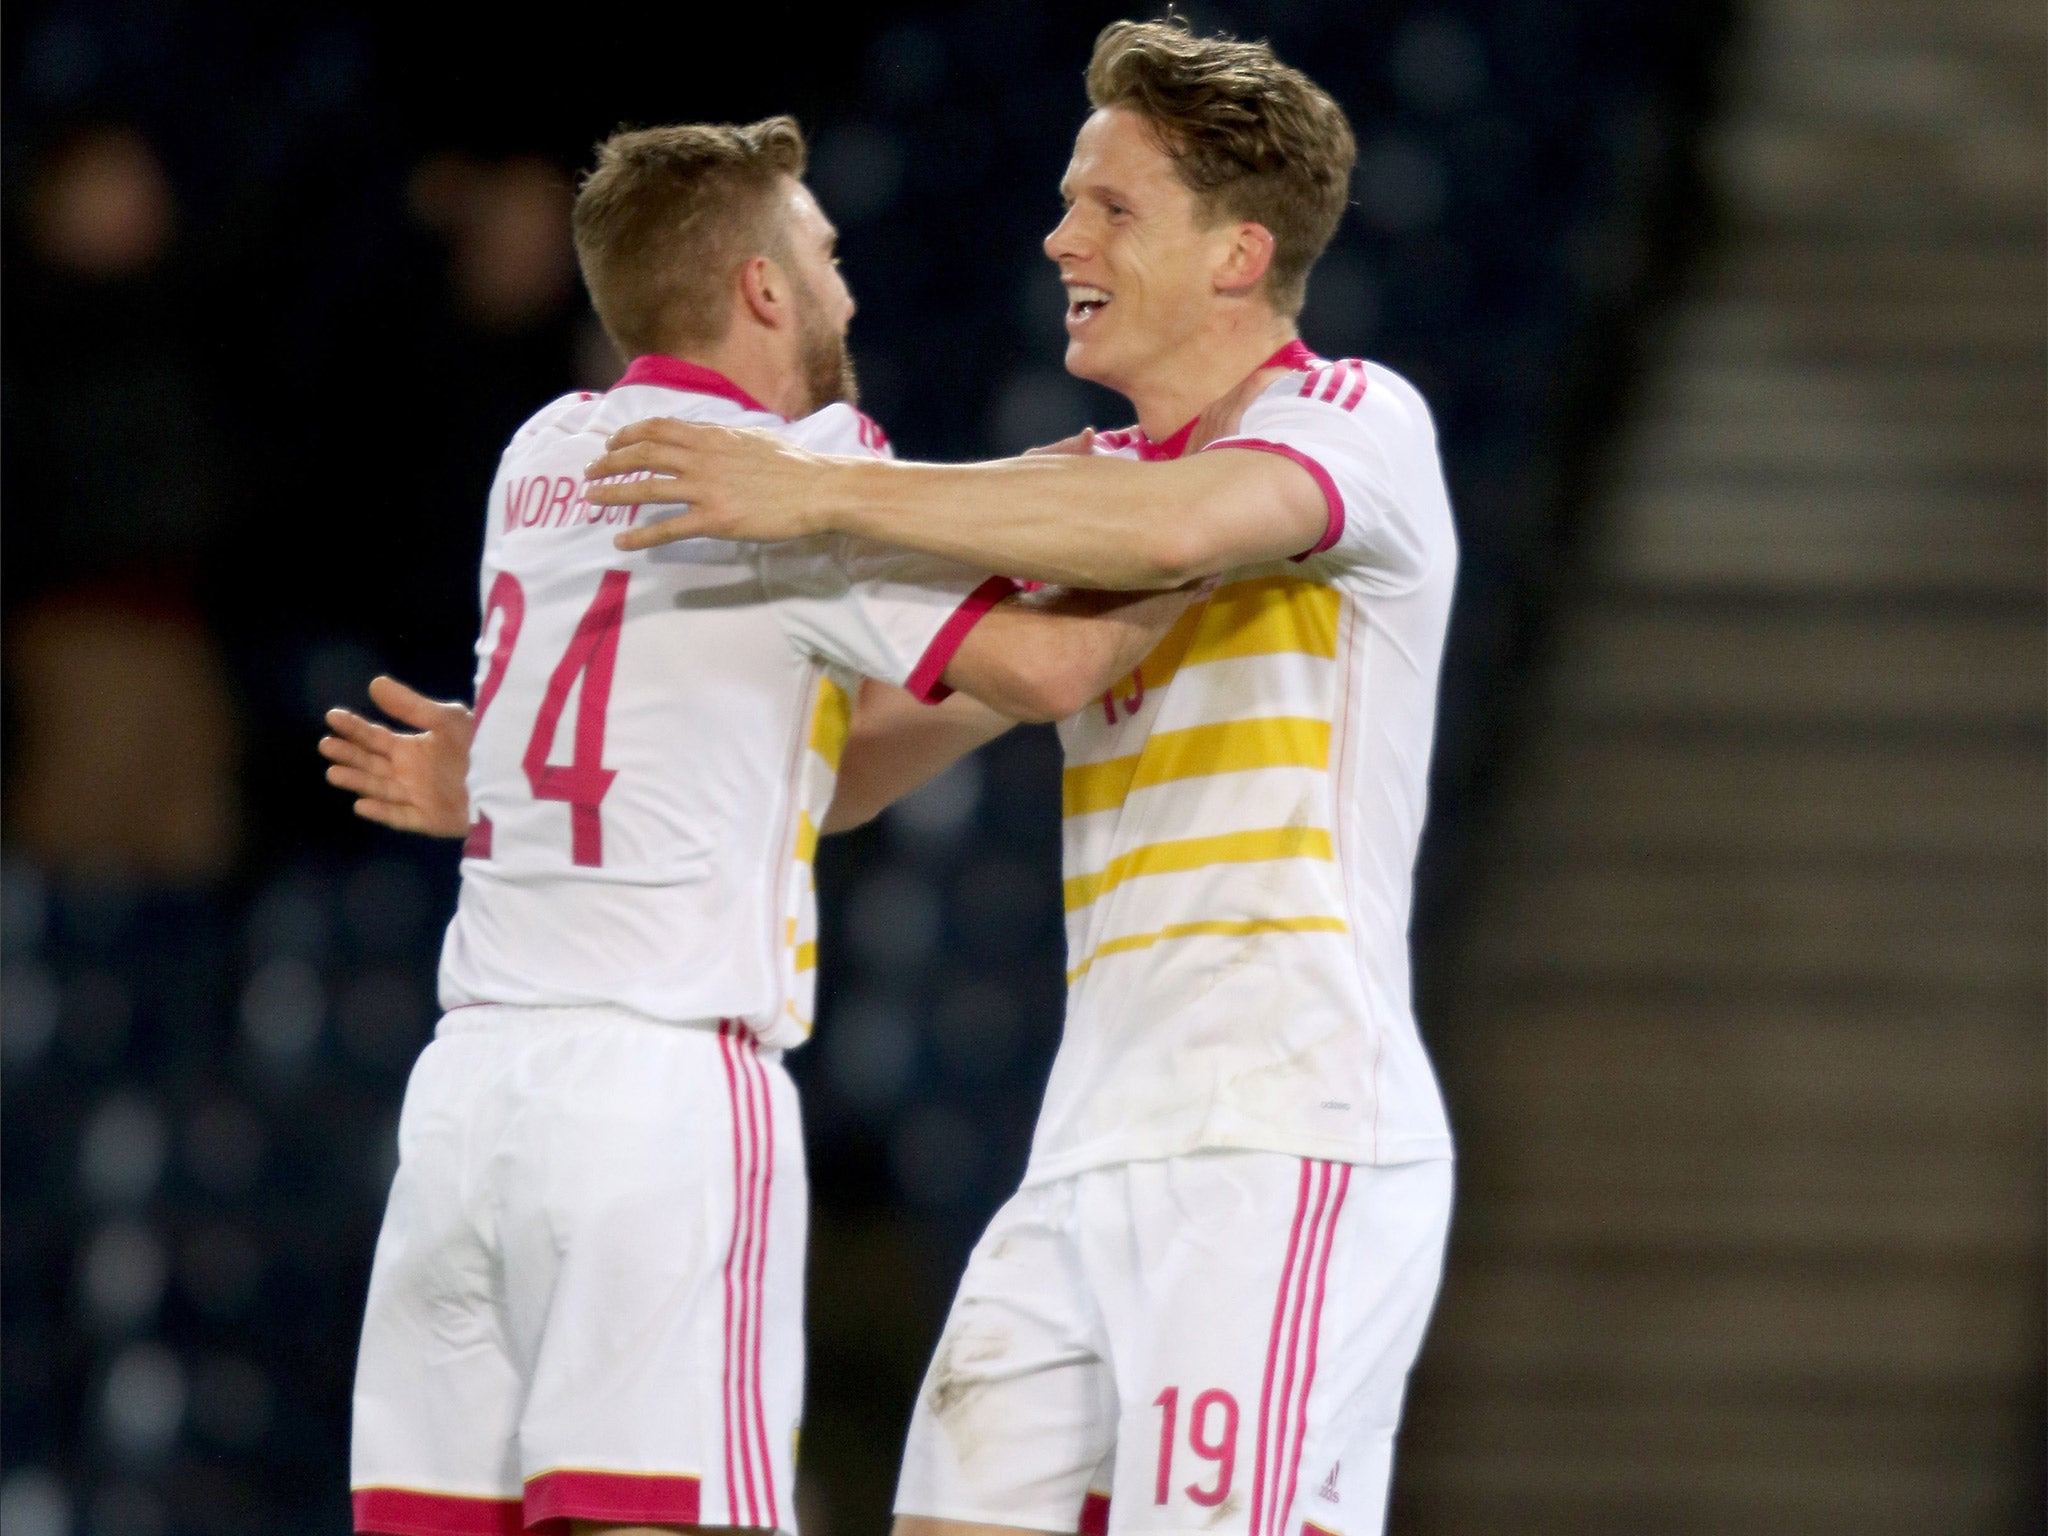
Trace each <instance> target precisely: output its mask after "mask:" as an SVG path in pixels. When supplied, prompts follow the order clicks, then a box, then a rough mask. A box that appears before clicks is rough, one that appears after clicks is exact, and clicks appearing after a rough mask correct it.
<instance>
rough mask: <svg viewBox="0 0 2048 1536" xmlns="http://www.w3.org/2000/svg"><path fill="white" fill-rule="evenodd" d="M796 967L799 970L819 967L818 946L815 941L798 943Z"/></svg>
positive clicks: (811, 969) (810, 969)
mask: <svg viewBox="0 0 2048 1536" xmlns="http://www.w3.org/2000/svg"><path fill="white" fill-rule="evenodd" d="M796 968H797V970H798V971H799V972H803V971H814V970H816V969H817V968H818V946H817V945H816V944H815V943H810V944H799V945H797V947H796Z"/></svg>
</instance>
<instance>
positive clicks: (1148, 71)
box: [1088, 17, 1358, 319]
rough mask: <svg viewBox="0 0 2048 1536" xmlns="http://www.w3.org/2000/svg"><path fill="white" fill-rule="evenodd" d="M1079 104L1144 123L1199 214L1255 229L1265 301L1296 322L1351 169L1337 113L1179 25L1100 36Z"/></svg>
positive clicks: (1129, 27)
mask: <svg viewBox="0 0 2048 1536" xmlns="http://www.w3.org/2000/svg"><path fill="white" fill-rule="evenodd" d="M1088 100H1089V101H1090V102H1091V103H1093V104H1094V105H1095V106H1096V107H1097V108H1102V107H1120V108H1123V109H1124V110H1126V111H1129V112H1135V113H1136V114H1138V116H1140V117H1142V118H1144V119H1146V120H1147V121H1148V122H1149V123H1150V124H1151V125H1152V127H1153V129H1154V130H1155V132H1156V133H1157V134H1158V136H1159V143H1160V147H1161V148H1162V149H1164V150H1165V151H1166V152H1167V154H1168V155H1170V156H1172V158H1173V164H1174V170H1175V171H1176V173H1177V174H1178V175H1179V177H1180V179H1181V183H1182V184H1183V185H1184V186H1186V187H1187V188H1188V190H1189V191H1191V192H1193V193H1194V194H1195V195H1196V197H1197V198H1198V199H1200V200H1201V203H1202V205H1203V207H1204V209H1205V211H1206V212H1207V213H1209V214H1210V215H1212V216H1221V217H1224V218H1229V219H1245V220H1249V221H1251V222H1253V223H1257V224H1263V225H1265V227H1266V228H1267V230H1269V231H1270V232H1271V234H1272V236H1273V262H1272V265H1271V266H1270V267H1269V268H1268V269H1267V272H1266V293H1267V296H1268V297H1269V298H1270V299H1271V300H1272V302H1273V307H1274V308H1275V309H1277V310H1279V311H1280V313H1282V314H1283V315H1286V316H1287V317H1288V318H1290V319H1292V318H1293V317H1294V316H1295V315H1297V314H1299V313H1300V312H1301V304H1302V299H1303V298H1304V297H1305V296H1306V294H1307V292H1308V271H1309V268H1310V267H1312V266H1314V265H1315V263H1316V258H1317V257H1318V256H1320V255H1322V254H1323V247H1324V246H1326V245H1328V244H1329V243H1330V236H1332V235H1333V234H1335V233H1336V232H1337V221H1338V220H1339V219H1341V218H1342V217H1343V216H1344V205H1345V202H1346V201H1347V198H1348V194H1349V190H1350V182H1351V167H1352V165H1353V163H1354V162H1355V161H1356V160H1357V159H1358V146H1357V144H1356V142H1355V141H1354V140H1353V139H1352V136H1351V124H1350V123H1349V122H1347V121H1346V120H1345V117H1344V110H1343V108H1341V107H1339V106H1338V105H1337V103H1336V102H1334V101H1332V100H1331V99H1330V97H1329V94H1328V93H1327V92H1325V91H1324V90H1323V89H1322V88H1321V87H1319V86H1318V85H1317V84H1316V83H1315V82H1314V81H1313V80H1311V79H1309V77H1308V76H1307V75H1304V74H1303V73H1302V72H1301V71H1300V70H1298V69H1290V68H1288V67H1287V66H1286V65H1285V64H1282V63H1281V62H1280V61H1279V60H1278V59H1277V58H1275V57H1274V56H1273V50H1272V48H1271V47H1269V46H1268V45H1267V44H1265V43H1241V42H1238V41H1236V40H1235V39H1233V38H1228V37H1197V36H1195V34H1194V33H1192V32H1191V31H1189V30H1188V27H1187V24H1186V23H1185V22H1184V21H1182V20H1181V19H1180V18H1179V17H1170V18H1168V19H1167V20H1165V21H1119V22H1114V23H1112V24H1111V25H1109V26H1107V27H1105V28H1103V30H1102V35H1101V36H1100V37H1098V38H1096V39H1095V56H1094V57H1093V58H1091V59H1090V60H1089V61H1088Z"/></svg>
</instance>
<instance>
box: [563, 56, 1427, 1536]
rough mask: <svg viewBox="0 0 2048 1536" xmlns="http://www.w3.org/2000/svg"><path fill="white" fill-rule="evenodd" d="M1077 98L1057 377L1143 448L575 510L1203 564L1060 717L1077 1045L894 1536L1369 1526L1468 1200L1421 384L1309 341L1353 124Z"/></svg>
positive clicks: (720, 440) (636, 454) (645, 537)
mask: <svg viewBox="0 0 2048 1536" xmlns="http://www.w3.org/2000/svg"><path fill="white" fill-rule="evenodd" d="M1088 90H1089V97H1090V100H1091V102H1092V104H1093V106H1094V108H1095V110H1094V113H1093V115H1092V116H1090V117H1089V118H1088V120H1087V122H1086V123H1085V124H1084V125H1083V127H1082V128H1081V131H1080V135H1079V138H1078V139H1077V141H1076V143H1075V147H1074V154H1073V158H1072V162H1071V164H1070V165H1069V167H1068V170H1067V174H1066V178H1065V181H1064V183H1063V187H1062V191H1063V193H1064V194H1065V197H1066V201H1067V213H1066V216H1065V217H1064V218H1063V219H1062V220H1061V222H1060V224H1059V226H1058V227H1057V228H1056V229H1055V230H1054V231H1053V232H1052V234H1051V235H1050V236H1048V237H1047V239H1046V242H1045V248H1046V253H1047V255H1048V256H1050V257H1051V258H1052V259H1053V260H1054V261H1055V262H1057V263H1058V265H1059V269H1060V275H1061V278H1062V280H1063V281H1064V283H1065V285H1066V288H1067V295H1068V301H1069V307H1068V311H1067V319H1066V324H1067V333H1068V343H1067V353H1066V361H1067V367H1068V369H1069V370H1070V371H1071V372H1073V373H1075V374H1077V375H1079V376H1080V377H1082V378H1086V379H1091V380H1094V381H1095V382H1098V383H1101V384H1105V385H1108V386H1110V387H1111V388H1113V389H1116V390H1117V391H1119V392H1120V393H1122V394H1123V395H1124V396H1126V397H1127V398H1128V399H1129V400H1130V402H1131V404H1132V405H1133V406H1134V407H1135V409H1136V413H1137V418H1138V420H1137V424H1136V425H1135V426H1134V427H1132V428H1130V429H1127V430H1125V431H1121V432H1115V433H1106V434H1102V435H1100V436H1095V437H1092V438H1091V439H1090V440H1089V442H1088V443H1087V444H1086V446H1088V447H1089V448H1091V449H1092V453H1091V455H1090V456H1087V457H1066V458H1061V457H1051V458H1035V459H1020V460H1013V461H1006V462H1001V463H992V464H983V465H973V466H960V467H944V466H937V465H924V464H902V463H870V462H857V461H853V460H849V459H845V458H835V457H829V456H822V455H819V454H816V453H813V452H810V451H808V450H806V449H805V448H804V447H803V446H802V445H801V444H797V443H793V442H790V441H788V440H786V439H776V438H771V437H766V436H762V435H758V434H749V433H742V432H732V431H722V430H718V429H709V428H701V427H699V428H691V427H686V426H679V425H675V424H672V423H658V422H657V423H648V424H642V425H636V426H634V427H632V428H629V429H627V430H626V431H624V432H622V433H620V434H617V435H616V436H615V437H614V438H613V439H612V448H611V451H610V452H609V453H608V454H607V455H606V456H605V457H604V458H602V459H600V460H599V461H597V462H596V463H595V464H594V465H593V466H592V467H591V472H592V474H593V475H594V476H604V477H622V476H634V477H639V478H638V481H637V483H629V482H626V481H623V480H612V481H609V482H608V483H604V484H599V485H596V486H594V487H593V490H592V496H593V499H594V500H596V501H598V502H601V503H602V504H605V505H633V504H636V503H639V502H642V501H644V500H648V499H661V500H668V501H679V500H680V501H688V502H689V503H690V504H691V506H690V510H689V512H688V513H686V514H685V515H683V516H681V517H678V518H676V519H673V520H671V521H668V522H665V523H662V524H659V525H654V526H642V527H636V528H635V529H633V530H630V531H627V532H624V533H622V534H621V535H620V536H619V537H618V542H619V544H620V545H621V546H622V547H625V548H651V547H655V546H661V547H669V548H674V547H684V548H687V547H690V544H689V542H688V541H691V540H695V539H700V538H714V539H762V540H771V541H773V540H786V539H800V538H815V537H817V536H819V535H821V534H841V535H857V536H861V537H865V538H870V539H875V540H879V541H882V542H885V543H889V544H893V545H897V546H899V547H902V548H906V549H915V550H919V551H922V552H924V553H927V554H931V555H937V556H944V557H947V558H951V559H956V560H961V561H964V562H967V563H970V564H973V565H977V566H986V567H988V568H991V569H995V570H1001V571H1005V572H1008V573H1010V574H1012V575H1015V576H1018V577H1027V578H1038V579H1042V580H1048V581H1059V582H1072V583H1077V584H1082V585H1086V586H1093V587H1129V588H1142V587H1162V588H1163V587H1170V586H1173V585H1174V584H1177V583H1180V582H1183V581H1186V580H1188V579H1190V578H1192V577H1198V576H1208V575H1212V574H1219V573H1220V574H1222V575H1223V578H1224V585H1223V586H1222V587H1221V589H1220V590H1218V591H1217V592H1215V594H1214V595H1213V596H1210V597H1208V598H1207V599H1206V601H1204V602H1201V603H1200V604H1199V605H1198V606H1196V607H1195V608H1193V609H1191V610H1190V612H1189V613H1188V614H1186V615H1185V616H1184V617H1183V618H1182V619H1181V620H1180V621H1179V622H1178V623H1177V624H1176V626H1175V627H1174V629H1173V630H1172V632H1171V633H1170V634H1168V635H1167V637H1166V638H1165V640H1163V641H1162V642H1161V644H1160V645H1159V646H1158V647H1157V648H1156V649H1155V650H1153V651H1152V652H1151V653H1150V654H1149V655H1148V656H1146V657H1145V658H1144V660H1143V661H1142V662H1141V663H1140V664H1139V665H1138V666H1136V667H1135V668H1133V669H1131V670H1130V671H1129V672H1128V673H1127V674H1126V675H1125V676H1124V677H1123V679H1122V680H1121V681H1119V682H1118V683H1117V685H1116V686H1114V687H1113V688H1111V689H1109V690H1108V691H1107V692H1105V693H1104V694H1103V695H1102V696H1101V697H1100V699H1099V700H1097V701H1096V702H1093V703H1091V704H1090V705H1088V707H1086V708H1084V709H1081V710H1079V711H1078V712H1076V713H1075V714H1074V715H1072V716H1071V717H1070V718H1068V719H1067V720H1066V721H1065V722H1064V723H1063V724H1062V725H1061V728H1060V730H1061V736H1062V739H1063V741H1064V744H1065V748H1066V769H1065V785H1064V800H1065V806H1064V812H1065V828H1066V834H1065V864H1066V870H1065V873H1066V891H1065V902H1066V911H1067V963H1068V977H1069V993H1068V1006H1067V1017H1066V1026H1065V1034H1064V1039H1063V1041H1062V1044H1061V1047H1060V1052H1059V1056H1058V1059H1057V1061H1056V1062H1055V1065H1054V1068H1053V1073H1052V1079H1051V1082H1050V1084H1049V1086H1048V1088H1047V1090H1046V1097H1045V1103H1044V1108H1043V1111H1042V1113H1041V1115H1040V1117H1039V1122H1038V1128H1037V1133H1036V1138H1035V1142H1034V1146H1033V1150H1032V1156H1031V1161H1030V1165H1029V1168H1028V1171H1027V1172H1026V1174H1025V1177H1024V1182H1023V1187H1022V1188H1021V1189H1020V1190H1019V1192H1018V1193H1017V1194H1016V1196H1015V1197H1014V1198H1013V1199H1012V1200H1011V1201H1010V1202H1009V1203H1008V1204H1007V1205H1006V1206H1005V1207H1004V1208H1003V1209H1002V1211H1001V1212H1000V1213H999V1214H998V1215H997V1216H996V1218H995V1219H994V1221H993V1222H992V1223H991V1224H990V1227H989V1230H988V1232H987V1235H986V1236H985V1237H984V1239H983V1240H982V1242H981V1244H980V1245H979V1246H978V1247H977V1249H976V1250H975V1253H974V1256H973V1258H972V1260H971V1261H970V1263H969V1266H968V1269H967V1273H966V1275H965V1277H964V1278H963V1280H962V1282H961V1285H960V1290H959V1293H958V1297H957V1299H956V1301H955V1303H954V1307H953V1312H952V1316H951V1318H950V1320H949V1322H948V1324H947V1327H946V1331H945V1334H944V1336H943V1339H942V1341H941V1343H940V1346H939V1349H938V1353H937V1356H936V1358H935V1359H934V1361H933V1363H932V1366H931V1371H930V1374H929V1376H928V1377H927V1381H926V1386H925V1391H924V1393H923V1395H922V1396H921V1398H920V1400H919V1403H918V1407H917V1410H916V1416H915V1419H914V1421H913V1423H912V1426H911V1431H910V1441H909V1446H908V1449H907V1452H906V1457H905V1464H904V1470H903V1477H902V1482H901V1486H900V1489H899V1493H898V1500H897V1510H898V1514H899V1531H901V1532H902V1533H904V1536H942V1533H943V1536H965V1533H967V1532H970V1531H989V1532H1002V1531H1009V1530H1015V1529H1019V1528H1021V1529H1028V1530H1054V1531H1071V1530H1075V1529H1077V1528H1082V1529H1095V1530H1103V1529H1107V1530H1110V1531H1133V1532H1136V1531H1145V1532H1178V1531H1187V1532H1193V1531H1197V1530H1200V1531H1205V1532H1219V1531H1220V1532H1234V1533H1239V1536H1245V1533H1249V1536H1302V1533H1304V1532H1308V1533H1316V1532H1327V1533H1340V1536H1370V1533H1374V1532H1377V1531H1378V1530H1379V1529H1380V1528H1381V1525H1382V1522H1383V1519H1384V1506H1385V1500H1386V1493H1387V1486H1388V1478H1389V1470H1390V1465H1391V1457H1392V1448H1393V1438H1394V1429H1395V1425H1396V1423H1397V1421H1398V1418H1399V1414H1400V1405H1401V1399H1402V1394H1403V1390H1404V1385H1405V1381H1406V1377H1407V1374H1408V1371H1409V1369H1410V1366H1411V1364H1412V1362H1413V1361H1414V1358H1415V1355H1416V1352H1417V1349H1418V1348H1419V1345H1420V1341H1421V1338H1422V1335H1423V1330H1424V1327H1425V1324H1426V1321H1427V1317H1428V1314H1429V1310H1430V1307H1431V1305H1432V1302H1433V1299H1434V1297H1435V1293H1436V1289H1437V1285H1438V1280H1439V1274H1440V1269H1441V1263H1442V1254H1443V1245H1444V1238H1445V1232H1446V1227H1447V1223H1448V1219H1449V1213H1450V1200H1451V1162H1450V1158H1451V1143H1450V1137H1449V1133H1448V1130H1447V1127H1446V1123H1445V1117H1444V1112H1443V1106H1442V1103H1441V1100H1440V1098H1439V1095H1438V1092H1437V1088H1436V1085H1435V1081H1434V1078H1433V1074H1432V1072H1431V1069H1430V1065H1429V1062H1428V1059H1427V1057H1426V1055H1425V1053H1424V1050H1423V1047H1422V1042H1421V1039H1420V1036H1419V1034H1418V1032H1417V1029H1416V1023H1415V1018H1414V1014H1413V1009H1412V1004H1411V998H1410V993H1411V988H1410V979H1409V956H1408V943H1407V928H1408V921H1409V910H1410V902H1411V887H1412V876H1413V867H1414V860H1415V853H1416V847H1417V841H1418V838H1419V836H1420V833H1421V829H1422V824H1423V815H1424V800H1425V790H1426V782H1427V775H1428V766H1429V757H1430V750H1431V741H1432V734H1433V730H1434V715H1435V704H1436V690H1437V676H1438V669H1439V664H1440V659H1441V655H1442V649H1443V641H1444V632H1445V626H1446V622H1447V619H1448V615H1449V612H1450V604H1451V591H1452V583H1453V578H1454V574H1455V570H1456V565H1457V546H1456V538H1455V534H1454V531H1453V526H1452V520H1451V512H1450V506H1449V502H1448V498H1447V496H1446V492H1445V486H1444V479H1443V471H1442V466H1441V464H1440V462H1439V456H1438V452H1437V444H1436V437H1435V432H1434V428H1433V426H1432V423H1431V420H1430V415H1429V411H1428V409H1427V407H1426V406H1425V404H1424V402H1423V400H1422V398H1421V396H1420V395H1419V394H1418V393H1417V392H1416V391H1415V389H1414V388H1413V387H1412V386H1411V385H1409V384H1408V383H1407V382H1406V381H1405V380H1403V379H1401V378H1400V377H1398V376H1397V375H1395V374H1393V373H1392V372H1390V371H1388V370H1387V369H1385V368H1383V367H1381V366H1379V365H1377V364H1374V363H1370V362H1362V361H1358V360H1355V359H1346V360H1341V361H1336V362H1327V361H1325V360H1323V359H1321V358H1319V357H1316V356H1315V355H1313V354H1312V353H1311V352H1310V351H1309V350H1308V348H1307V347H1306V346H1305V345H1304V344H1303V343H1302V342H1301V340H1300V339H1299V338H1298V336H1297V334H1296V329H1295V317H1296V315H1297V314H1298V313H1299V311H1300V308H1301V303H1302V298H1303V294H1304V290H1305V285H1306V283H1307V281H1308V278H1309V272H1310V269H1311V267H1312V266H1313V265H1314V263H1315V261H1316V258H1317V257H1318V255H1319V254H1320V253H1321V251H1322V249H1323V247H1324V245H1325V244H1326V243H1327V241H1328V240H1329V238H1330V236H1331V234H1332V233H1333V232H1334V230H1335V229H1336V226H1337V222H1338V219H1339V218H1340V216H1341V214H1342V212H1343V209H1344V206H1345V201H1346V196H1347V188H1348V180H1349V172H1350V169H1351V165H1352V161H1353V156H1354V150H1353V140H1352V134H1351V131H1350V128H1349V126H1348V124H1347V123H1346V121H1345V118H1344V115H1343V113H1342V111H1341V110H1340V109H1339V108H1338V107H1337V106H1336V104H1335V103H1334V102H1333V101H1332V100H1331V99H1330V98H1329V97H1328V96H1327V95H1326V94H1324V93H1323V92H1322V91H1321V90H1319V89H1318V88H1317V87H1316V86H1315V85H1314V84H1313V83H1312V82H1310V81H1309V80H1308V79H1307V78H1306V77H1305V76H1303V75H1302V74H1300V73H1299V72H1297V71H1295V70H1293V69H1289V68H1287V67H1285V66H1283V65H1282V64H1280V63H1279V62H1278V61H1277V60H1276V59H1275V58H1274V56H1273V54H1272V53H1271V51H1270V50H1269V49H1268V48H1267V47H1266V46H1265V45H1263V44H1245V43H1237V42H1232V41H1228V40H1216V39H1203V38H1198V37H1195V36H1193V35H1191V34H1190V33H1189V32H1188V31H1187V30H1186V29H1185V28H1183V27H1181V26H1179V25H1178V24H1174V23H1146V24H1135V23H1119V24H1118V25H1115V26H1112V27H1110V28H1109V29H1108V30H1106V31H1105V32H1104V33H1103V35H1102V37H1101V38H1100V39H1099V40H1098V43H1097V46H1096V50H1095V55H1094V58H1093V60H1092V62H1091V64H1090V67H1089V71H1088ZM1205 413H1206V420H1204V418H1205ZM1219 421H1220V422H1222V423H1223V424H1224V426H1225V427H1226V429H1227V431H1226V435H1224V436H1222V437H1220V438H1219V439H1217V440H1214V441H1204V440H1205V439H1206V438H1207V437H1208V435H1209V433H1210V432H1211V431H1212V430H1214V429H1215V427H1216V426H1217V424H1218V422H1219ZM1196 447H1199V448H1200V451H1191V449H1193V448H1196ZM648 477H652V478H648ZM672 541H684V542H682V543H681V544H680V545H678V544H677V543H675V542H672Z"/></svg>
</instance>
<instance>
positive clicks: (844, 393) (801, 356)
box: [797, 291, 860, 415]
mask: <svg viewBox="0 0 2048 1536" xmlns="http://www.w3.org/2000/svg"><path fill="white" fill-rule="evenodd" d="M798 327H799V328H798V332H797V349H798V363H799V364H800V366H801V367H802V368H803V373H804V392H805V394H806V395H808V396H809V398H810V405H809V408H808V409H807V410H806V412H805V414H806V415H808V414H810V412H811V411H818V410H823V409H824V408H825V407H826V406H828V405H833V404H835V403H838V402H841V401H843V402H845V403H846V404H847V405H856V406H857V405H859V404H860V381H859V379H857V378H856V377H855V376H854V371H853V356H852V354H851V353H849V352H848V351H847V350H846V333H845V332H844V331H837V330H834V329H833V328H832V326H831V325H830V324H829V323H828V322H827V321H826V319H825V311H824V306H823V305H821V304H820V303H819V302H818V301H817V299H816V297H815V296H814V295H812V294H811V293H809V292H808V291H805V293H804V296H803V300H802V302H801V304H800V306H799V315H798Z"/></svg>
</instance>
